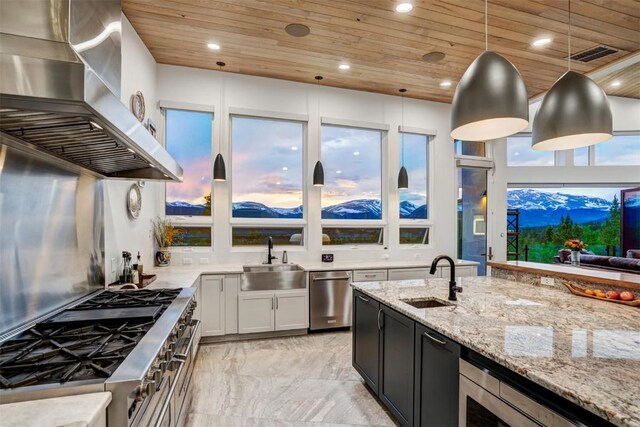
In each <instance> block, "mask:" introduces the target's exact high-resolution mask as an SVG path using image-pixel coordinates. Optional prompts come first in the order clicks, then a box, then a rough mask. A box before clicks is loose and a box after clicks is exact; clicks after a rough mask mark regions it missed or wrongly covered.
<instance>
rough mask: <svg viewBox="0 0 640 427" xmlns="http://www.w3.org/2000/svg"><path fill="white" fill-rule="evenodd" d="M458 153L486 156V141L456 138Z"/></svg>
mask: <svg viewBox="0 0 640 427" xmlns="http://www.w3.org/2000/svg"><path fill="white" fill-rule="evenodd" d="M455 144H456V154H457V155H459V156H460V155H462V156H476V157H485V156H486V150H485V143H484V142H479V141H460V140H459V139H456V142H455Z"/></svg>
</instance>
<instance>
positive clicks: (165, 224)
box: [151, 217, 180, 267]
mask: <svg viewBox="0 0 640 427" xmlns="http://www.w3.org/2000/svg"><path fill="white" fill-rule="evenodd" d="M151 224H152V229H151V233H152V235H153V239H154V241H155V244H156V247H157V248H158V251H157V252H156V265H157V266H158V267H168V266H169V264H171V252H170V251H169V247H170V246H171V245H172V244H173V243H174V242H177V241H178V239H179V238H180V231H178V230H177V229H176V227H174V226H173V224H172V223H171V221H169V220H168V219H166V218H165V219H163V218H160V217H157V218H156V219H155V220H153V219H152V220H151Z"/></svg>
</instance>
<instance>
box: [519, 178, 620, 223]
mask: <svg viewBox="0 0 640 427" xmlns="http://www.w3.org/2000/svg"><path fill="white" fill-rule="evenodd" d="M610 207H611V202H610V201H607V200H605V199H602V198H599V197H589V196H578V195H574V194H564V193H550V192H546V191H538V190H533V189H530V188H527V189H516V190H509V191H508V192H507V208H508V209H519V210H520V226H521V227H523V228H524V227H540V226H545V225H557V224H558V223H559V222H560V217H561V216H566V215H569V216H571V219H572V220H573V221H574V222H576V223H578V224H584V223H587V222H602V221H604V220H606V219H607V218H608V217H609V208H610Z"/></svg>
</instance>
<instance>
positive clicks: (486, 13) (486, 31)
mask: <svg viewBox="0 0 640 427" xmlns="http://www.w3.org/2000/svg"><path fill="white" fill-rule="evenodd" d="M488 3H489V0H484V50H485V51H487V50H489V24H488V20H489V7H488V6H487V4H488Z"/></svg>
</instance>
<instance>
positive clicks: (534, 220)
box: [507, 187, 624, 263]
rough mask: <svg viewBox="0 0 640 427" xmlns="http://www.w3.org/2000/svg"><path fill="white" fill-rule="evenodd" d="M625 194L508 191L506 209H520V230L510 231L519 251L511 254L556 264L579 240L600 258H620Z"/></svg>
mask: <svg viewBox="0 0 640 427" xmlns="http://www.w3.org/2000/svg"><path fill="white" fill-rule="evenodd" d="M621 190H622V189H621V188H618V187H560V188H544V187H543V188H510V189H508V191H507V209H508V210H509V211H515V210H517V211H518V230H515V229H512V230H509V231H518V232H519V234H518V235H517V237H518V240H517V247H514V248H512V250H511V251H512V252H517V253H519V259H520V260H525V259H527V260H528V261H535V262H542V263H553V262H554V256H557V255H558V251H559V250H560V249H562V248H563V247H564V242H565V241H567V240H569V239H580V240H582V241H583V242H584V243H585V244H587V248H586V250H588V251H590V252H593V253H594V254H596V255H620V191H621ZM514 224H515V223H514ZM512 235H513V234H512ZM525 253H526V255H525ZM623 256H624V255H623Z"/></svg>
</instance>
